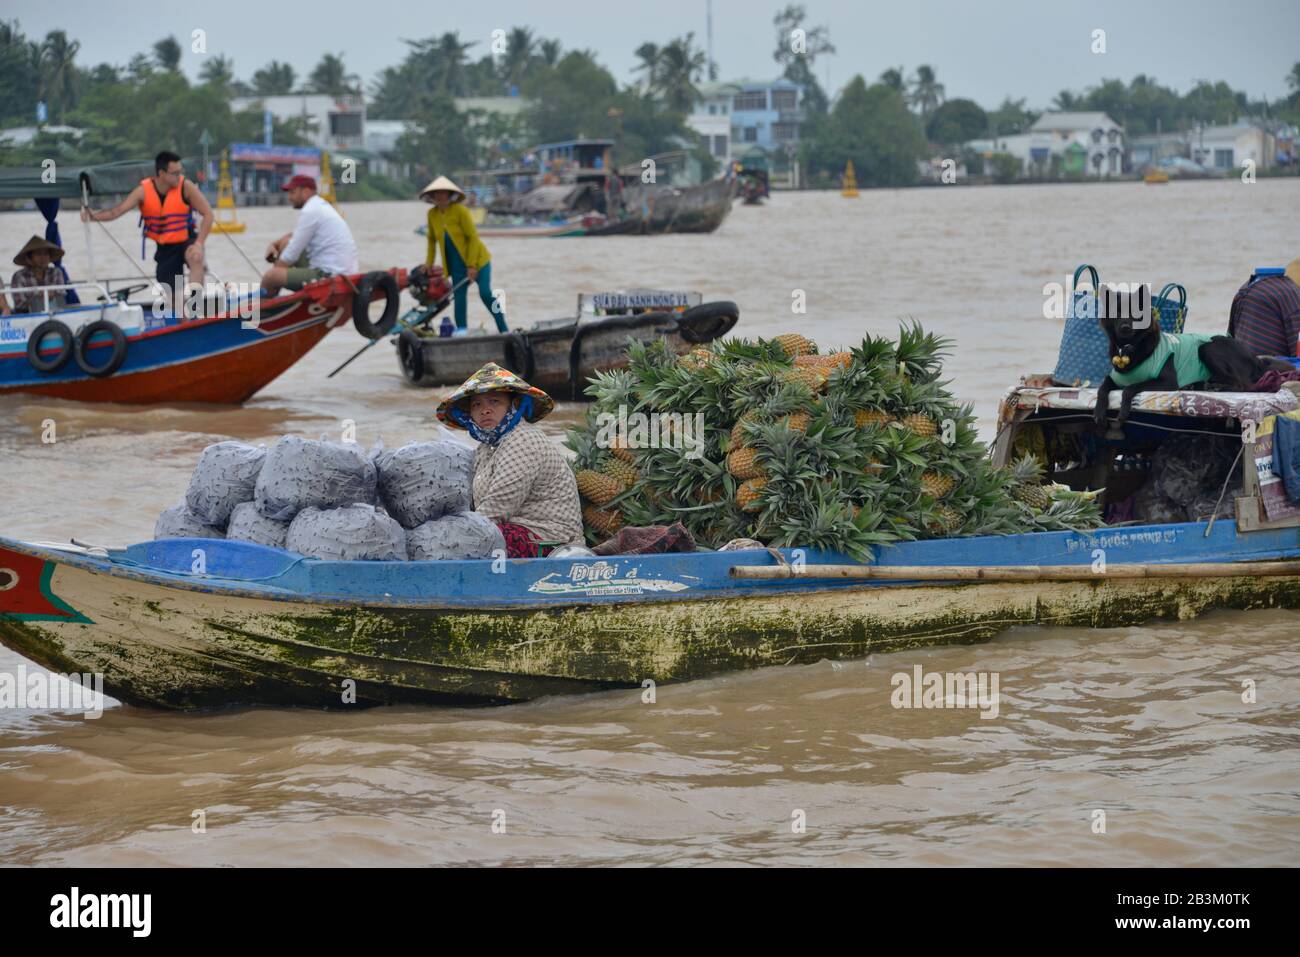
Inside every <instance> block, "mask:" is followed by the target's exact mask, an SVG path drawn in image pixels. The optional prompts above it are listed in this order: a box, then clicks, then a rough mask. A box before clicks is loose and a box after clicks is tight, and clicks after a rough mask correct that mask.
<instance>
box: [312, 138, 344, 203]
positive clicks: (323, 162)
mask: <svg viewBox="0 0 1300 957" xmlns="http://www.w3.org/2000/svg"><path fill="white" fill-rule="evenodd" d="M317 195H319V196H320V198H321V199H323V200H325V202H327V203H329V204H330V205H331V206H333V207H334V208H335V209H339V198H338V195H337V194H336V193H335V192H334V174H333V173H332V172H330V154H329V153H327V152H326V151H325V150H321V153H320V189H319V190H317ZM339 215H340V216H342V215H343V210H341V209H339Z"/></svg>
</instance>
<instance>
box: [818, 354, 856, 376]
mask: <svg viewBox="0 0 1300 957" xmlns="http://www.w3.org/2000/svg"><path fill="white" fill-rule="evenodd" d="M818 358H820V359H821V360H822V365H824V366H825V367H826V368H828V369H830V370H831V371H832V372H833V371H835V370H836V369H847V368H848V367H849V365H850V364H851V363H852V362H853V353H851V352H828V353H826V354H825V355H823V356H819V357H818Z"/></svg>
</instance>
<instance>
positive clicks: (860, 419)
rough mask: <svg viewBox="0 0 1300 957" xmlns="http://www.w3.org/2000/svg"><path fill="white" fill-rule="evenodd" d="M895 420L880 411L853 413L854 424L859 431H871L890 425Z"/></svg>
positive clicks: (856, 411)
mask: <svg viewBox="0 0 1300 957" xmlns="http://www.w3.org/2000/svg"><path fill="white" fill-rule="evenodd" d="M893 421H894V418H893V416H891V415H890V414H889V413H888V412H883V411H881V410H880V409H856V410H854V412H853V424H854V425H855V426H857V427H858V428H859V429H869V428H871V427H872V426H876V425H888V424H889V423H890V422H893Z"/></svg>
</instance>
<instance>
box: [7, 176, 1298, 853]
mask: <svg viewBox="0 0 1300 957" xmlns="http://www.w3.org/2000/svg"><path fill="white" fill-rule="evenodd" d="M345 211H346V214H347V217H348V222H349V223H350V224H351V225H352V227H353V230H354V232H355V234H356V236H357V240H358V244H359V246H360V248H361V251H362V262H363V265H364V266H366V267H381V266H388V265H406V266H410V265H413V264H415V263H416V262H417V261H419V259H420V258H421V257H422V255H423V240H422V239H421V238H420V237H417V236H415V235H413V234H412V232H411V230H413V229H414V227H415V226H416V225H418V224H419V223H420V222H421V220H422V207H421V206H419V205H418V204H415V203H386V204H369V205H353V206H348V207H345ZM1297 211H1300V182H1296V181H1276V180H1272V181H1269V180H1261V181H1259V182H1257V183H1254V184H1249V185H1247V184H1242V183H1239V182H1236V181H1230V182H1212V183H1211V182H1207V183H1174V184H1171V185H1169V186H1166V187H1148V186H1144V185H1142V184H1126V185H1116V186H1105V187H1096V186H1032V187H1007V188H984V189H959V188H953V189H950V190H945V189H930V190H910V191H867V192H864V193H863V194H862V196H861V197H860V198H859V199H857V200H845V199H842V198H841V197H839V196H838V195H835V194H816V195H797V196H796V195H783V194H778V195H777V196H776V197H775V199H774V200H773V201H772V202H771V203H770V204H769V205H767V206H764V207H759V208H752V207H743V206H737V207H736V209H735V211H734V212H733V214H732V216H731V218H730V219H728V221H727V222H726V223H725V224H724V225H723V227H722V228H721V229H720V230H719V231H718V232H717V233H715V234H713V235H711V236H665V237H612V238H606V239H543V240H500V239H499V240H495V241H494V242H492V244H491V250H492V253H493V263H494V279H495V280H496V283H497V285H498V286H499V287H500V288H502V289H503V290H504V291H505V294H506V307H507V312H508V315H509V316H510V317H511V319H512V320H513V321H514V322H516V323H527V322H528V321H531V320H532V319H536V318H550V317H553V316H558V315H563V314H565V313H566V312H568V311H570V310H571V309H572V306H573V303H574V301H575V298H576V295H577V293H578V292H579V291H581V290H589V291H594V290H598V289H603V288H618V287H628V286H658V287H673V288H688V289H698V290H699V291H701V292H702V293H704V294H705V296H706V298H729V299H734V300H736V301H737V302H738V303H739V304H740V307H741V323H740V326H739V327H738V329H737V332H741V333H752V334H773V333H777V332H782V331H789V330H796V331H804V332H806V333H808V334H810V335H812V336H813V337H814V338H816V339H817V340H818V342H820V343H821V344H822V345H824V346H834V345H848V344H853V343H855V342H856V341H857V340H858V339H860V337H861V335H862V333H863V332H864V331H871V332H873V333H888V332H891V331H893V330H894V329H895V328H896V326H897V322H898V320H899V319H900V318H904V317H915V318H917V319H920V320H922V321H923V322H924V324H925V325H926V326H927V327H928V328H931V329H934V330H935V331H938V332H941V333H943V334H945V335H948V336H950V337H952V338H953V339H954V340H955V343H956V348H955V353H954V355H953V357H952V358H951V359H950V360H949V362H948V363H947V366H946V368H947V371H948V375H949V376H950V377H951V379H952V382H953V384H952V389H953V391H954V392H955V393H956V394H958V395H959V396H961V397H962V398H964V399H966V400H968V401H970V402H972V403H973V404H974V406H975V410H976V413H977V415H978V416H979V418H980V423H981V427H982V429H983V431H984V435H985V437H986V438H989V437H991V435H992V428H991V426H992V422H993V417H994V414H995V412H996V407H997V402H998V399H999V398H1000V397H1001V395H1002V394H1003V392H1004V391H1005V389H1006V388H1007V387H1008V386H1009V385H1011V384H1013V383H1014V382H1015V381H1017V379H1018V377H1019V376H1020V375H1021V374H1022V373H1024V372H1026V371H1045V370H1047V369H1050V367H1051V365H1052V362H1053V359H1054V357H1055V347H1056V344H1057V341H1058V339H1059V335H1060V328H1061V324H1060V323H1059V321H1054V320H1050V319H1045V318H1043V317H1042V307H1043V299H1044V296H1043V285H1044V283H1048V282H1064V281H1065V280H1066V279H1067V278H1068V275H1069V273H1070V272H1072V270H1073V267H1074V266H1075V265H1077V264H1078V263H1079V262H1081V261H1085V260H1086V261H1090V262H1093V263H1094V264H1096V265H1097V266H1098V268H1099V269H1100V271H1101V275H1102V278H1103V279H1108V280H1123V281H1150V282H1152V283H1153V284H1155V285H1156V286H1157V287H1158V286H1160V285H1163V284H1164V283H1165V282H1166V281H1178V282H1181V283H1183V284H1184V285H1185V286H1186V287H1187V288H1188V292H1189V294H1190V314H1189V322H1188V328H1189V329H1191V330H1193V331H1202V332H1218V331H1222V330H1223V328H1224V326H1225V324H1226V317H1227V310H1228V305H1229V303H1230V301H1231V298H1232V294H1233V292H1234V291H1235V290H1236V288H1237V286H1238V285H1240V283H1241V282H1242V281H1243V280H1244V278H1245V277H1246V276H1247V275H1248V274H1249V272H1250V270H1251V268H1252V267H1253V266H1255V265H1283V264H1285V263H1286V262H1287V261H1289V260H1290V259H1292V258H1294V257H1295V256H1296V255H1300V220H1297V217H1296V215H1295V214H1296V212H1297ZM241 217H242V218H243V219H245V220H246V221H247V222H248V224H249V228H248V231H247V232H246V233H244V234H243V235H242V236H238V237H234V238H235V239H236V240H237V241H238V242H239V243H240V245H241V246H242V247H243V248H244V249H245V250H246V251H248V253H249V254H250V255H251V256H253V258H254V259H256V258H258V257H257V256H256V253H257V251H258V250H259V249H260V248H261V247H263V246H265V244H266V242H267V241H268V240H270V239H271V238H274V237H275V236H276V235H278V234H280V233H282V232H284V231H285V230H286V229H287V228H288V227H289V225H290V223H291V220H290V218H289V213H288V212H287V211H283V210H273V209H250V210H243V211H241ZM64 219H65V222H64V223H63V227H64V238H65V240H66V245H67V246H68V249H69V253H68V258H67V263H68V265H69V268H70V269H71V270H72V272H73V274H74V275H77V276H81V275H84V274H85V271H86V257H85V241H84V238H83V235H82V230H81V226H80V224H79V223H76V222H75V221H74V220H73V219H72V218H71V217H67V216H65V217H64ZM112 228H113V231H114V235H115V236H117V237H118V239H119V241H120V242H122V244H123V245H124V246H125V247H126V248H127V249H128V250H130V249H133V248H134V249H138V248H139V246H138V238H136V237H135V236H133V234H132V229H131V225H130V223H129V222H127V221H125V220H123V221H120V222H118V223H115V224H113V227H112ZM40 230H41V223H40V218H39V216H38V214H36V213H34V212H31V213H10V214H5V215H2V216H0V240H3V243H2V244H0V246H2V247H3V248H6V249H7V248H10V247H12V248H13V249H15V250H16V249H17V248H18V246H20V245H21V243H22V242H23V241H25V239H26V238H27V236H29V235H30V234H32V233H33V232H40ZM96 231H97V233H98V227H96ZM95 250H96V263H97V264H98V265H99V266H100V267H101V272H111V273H112V274H114V275H122V276H126V275H131V274H132V273H133V266H132V264H131V263H128V262H127V261H125V259H124V258H123V257H122V255H121V254H120V253H118V252H117V250H116V249H114V248H113V247H112V246H111V244H109V243H108V242H107V240H106V239H105V237H103V236H102V235H96V236H95ZM209 257H210V260H211V262H212V264H213V267H214V269H215V270H216V271H217V273H218V274H219V275H221V277H222V278H224V279H247V278H250V277H249V275H248V269H247V266H246V265H244V263H243V260H242V259H241V258H240V257H239V255H238V253H237V252H236V251H235V249H234V248H233V246H232V245H231V244H230V243H229V242H228V241H227V239H225V238H223V237H221V236H213V237H212V238H211V240H210V241H209ZM142 265H143V266H144V267H145V268H146V269H147V268H148V267H149V265H150V264H149V263H143V264H142ZM800 291H802V293H803V295H804V296H805V297H806V302H807V312H806V314H802V315H801V314H795V313H793V312H792V308H791V305H792V303H793V302H794V301H795V300H796V298H797V297H798V296H799V293H800ZM470 309H471V312H470V321H471V325H474V324H477V323H480V322H483V321H485V320H486V319H487V316H486V314H485V312H484V311H483V310H482V308H481V306H480V305H479V304H478V303H476V302H471V306H470ZM359 345H361V341H360V340H359V339H358V338H357V337H356V336H355V334H353V333H352V332H351V331H350V329H348V330H343V331H340V332H335V333H332V334H331V335H330V336H329V337H328V338H327V339H326V340H325V341H324V342H323V343H322V344H321V345H320V346H319V347H318V348H317V349H316V350H315V351H313V352H312V353H311V354H310V355H308V356H307V357H306V359H304V360H303V361H302V362H300V363H299V364H298V365H297V366H295V367H294V368H293V369H292V370H290V371H289V372H288V373H287V374H286V375H284V376H282V377H281V378H280V379H279V380H277V381H276V382H274V383H272V384H271V385H270V386H269V387H268V388H267V389H266V390H264V391H263V392H262V393H261V394H260V395H258V396H257V397H256V398H255V399H254V400H253V401H251V402H250V403H248V404H247V405H246V406H245V407H244V408H241V409H217V408H207V407H200V406H189V407H187V406H184V405H178V406H169V407H161V406H158V407H148V408H131V407H124V406H120V407H114V406H92V405H84V404H79V403H70V402H60V401H51V400H45V399H34V398H31V397H19V396H6V397H0V489H2V490H3V493H2V494H0V532H2V533H3V534H5V535H10V536H14V537H18V538H24V539H43V540H66V539H67V538H69V537H76V538H78V539H79V540H84V541H92V542H103V543H109V544H123V543H127V542H131V541H137V540H141V539H144V538H148V537H149V536H150V534H151V531H152V527H153V521H154V519H155V517H156V515H157V513H158V512H159V511H160V510H161V509H162V508H164V507H165V506H167V505H169V504H171V503H173V502H175V501H176V500H177V499H178V498H179V496H180V495H181V493H182V491H183V489H184V486H185V483H186V481H187V479H188V475H189V470H190V468H191V467H192V465H193V462H194V460H195V457H196V456H197V454H198V452H199V451H200V450H201V449H202V448H203V447H204V446H205V445H207V444H208V443H210V442H213V441H217V440H220V439H223V438H239V439H243V440H248V441H269V440H272V439H273V438H274V437H276V436H278V435H281V434H283V433H285V432H296V433H299V434H303V435H309V436H316V435H320V434H322V433H325V434H330V435H335V436H337V434H338V433H339V431H340V429H341V428H342V427H343V423H344V421H345V420H352V422H353V423H355V428H356V433H357V438H358V440H359V441H361V442H363V443H365V444H370V443H372V442H374V441H376V440H380V439H382V441H383V442H384V444H385V445H389V446H393V445H398V444H401V443H403V442H405V441H408V440H411V439H415V438H420V437H424V436H428V435H430V434H431V432H432V431H433V429H434V428H435V426H434V425H433V423H432V421H431V417H432V411H433V405H434V402H435V395H436V394H437V393H436V392H434V391H429V390H417V389H412V388H408V387H406V386H405V385H404V383H403V382H402V380H401V379H400V376H399V375H398V373H397V367H396V361H395V359H394V357H393V353H392V349H391V347H389V346H388V345H386V344H381V345H380V346H377V347H375V348H374V349H372V350H370V352H369V353H367V354H366V355H365V356H363V357H362V358H361V359H360V360H358V361H357V362H356V363H354V364H353V365H352V366H350V367H349V368H348V369H347V370H345V371H344V372H343V373H341V374H340V376H339V377H337V378H336V379H334V380H329V381H327V380H326V379H325V374H326V373H327V372H328V371H329V370H330V369H332V368H333V367H334V366H335V365H337V364H338V363H339V362H341V361H342V360H343V359H344V358H346V357H347V356H348V355H349V354H350V353H351V352H352V351H353V350H355V349H356V348H357V347H358V346H359ZM576 414H577V410H576V407H574V406H564V405H562V406H561V407H560V410H559V412H558V413H557V414H556V415H555V416H553V418H552V419H551V420H548V422H550V423H551V428H552V430H553V431H554V432H555V433H556V434H558V433H559V432H560V431H561V430H562V429H563V427H564V426H565V425H567V424H570V423H572V422H573V421H574V420H575V416H576ZM47 420H53V422H54V424H55V435H56V441H55V442H53V443H43V442H42V441H41V435H42V430H43V428H44V427H45V425H46V424H47ZM1298 637H1300V614H1297V613H1295V612H1289V611H1260V612H1246V613H1239V612H1220V613H1214V614H1211V615H1208V616H1206V617H1204V618H1201V619H1199V620H1195V621H1185V622H1168V623H1156V624H1152V625H1149V626H1145V627H1139V628H1121V629H1113V630H1084V629H1066V628H1021V629H1015V630H1012V631H1010V632H1007V633H1006V634H1004V635H1003V636H1002V637H1000V638H998V639H996V640H994V641H992V642H990V643H988V644H983V645H975V646H964V647H953V648H937V649H929V650H924V651H911V652H900V653H895V654H888V655H875V656H873V657H872V658H870V659H868V660H865V661H855V662H845V663H840V664H838V665H832V664H831V663H829V662H822V663H819V664H814V665H807V666H800V667H786V668H768V669H763V670H760V671H755V672H751V673H745V674H735V675H727V676H721V677H718V678H714V679H710V680H704V681H695V682H690V683H687V684H682V685H676V686H671V685H670V686H664V687H660V688H659V689H658V690H657V695H656V700H655V701H654V702H653V703H648V702H645V701H643V700H642V695H641V693H640V692H626V693H610V694H602V695H594V696H589V697H575V698H557V699H550V700H544V701H539V702H535V703H532V704H527V705H522V706H516V707H511V708H506V709H494V710H419V709H378V710H373V711H367V712H364V713H321V712H314V711H276V710H243V711H230V712H223V713H217V714H208V715H202V716H192V715H173V714H166V713H157V712H150V711H144V710H138V709H133V708H126V707H120V706H112V707H110V708H109V709H108V710H107V711H106V712H105V713H104V715H103V717H101V718H99V719H98V720H89V721H88V720H84V719H83V718H81V717H79V716H75V715H72V714H67V713H59V712H49V711H41V712H33V711H23V710H0V860H3V861H5V862H6V863H47V864H48V863H68V864H73V863H85V864H245V865H250V864H262V865H278V864H309V863H321V864H327V863H338V864H345V865H346V864H428V863H471V864H480V863H481V864H494V863H601V864H632V865H638V864H694V863H751V864H781V863H789V864H830V863H841V864H911V865H921V864H953V865H970V864H982V865H1000V864H1079V865H1104V864H1114V865H1123V866H1129V865H1140V864H1156V865H1178V866H1186V865H1217V864H1224V865H1227V864H1234V865H1240V864H1246V865H1291V866H1294V865H1296V864H1300V836H1298V835H1300V795H1298V794H1297V792H1298V791H1300V749H1298V748H1297V744H1298V743H1300V742H1298V740H1297V738H1298V735H1297V717H1298V713H1297V701H1300V658H1298V657H1297V653H1296V648H1297V638H1298ZM22 663H23V662H22V659H20V658H18V657H17V656H16V655H14V654H13V653H11V652H9V651H7V650H4V649H0V671H14V670H15V669H16V668H17V667H18V666H19V665H21V664H22ZM917 665H920V666H921V667H922V669H923V672H924V673H926V674H929V673H936V672H958V671H960V672H968V671H976V672H987V673H991V674H997V675H998V677H999V682H1000V689H999V690H1000V695H999V707H998V714H997V716H996V717H994V718H982V717H980V711H979V710H977V709H971V708H957V707H945V708H922V709H903V708H896V707H894V706H893V705H892V704H891V696H892V695H893V693H894V675H896V674H909V675H910V674H911V673H912V669H913V668H914V667H915V666H917ZM1243 695H1244V696H1245V698H1246V699H1247V700H1243ZM949 703H950V704H951V703H954V702H951V701H950V702H949ZM198 811H202V812H203V818H204V820H205V823H206V832H205V833H202V834H197V833H195V832H194V830H193V828H192V823H193V821H194V820H195V812H198ZM1099 812H1100V813H1099ZM1103 815H1104V818H1103ZM1103 821H1104V833H1103V832H1102V830H1101V826H1102V822H1103ZM494 825H495V827H494Z"/></svg>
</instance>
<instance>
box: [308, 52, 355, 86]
mask: <svg viewBox="0 0 1300 957" xmlns="http://www.w3.org/2000/svg"><path fill="white" fill-rule="evenodd" d="M360 82H361V80H360V78H358V77H357V75H356V74H355V73H349V72H348V68H347V67H346V66H344V65H343V54H341V53H340V54H338V55H337V56H336V55H334V54H333V53H326V54H325V55H324V56H323V57H321V58H320V62H319V63H317V64H316V67H315V69H313V70H312V71H311V76H309V77H308V78H307V91H308V92H309V93H328V94H329V95H330V96H341V95H342V94H344V93H354V92H356V89H357V85H358V84H359V83H360Z"/></svg>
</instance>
